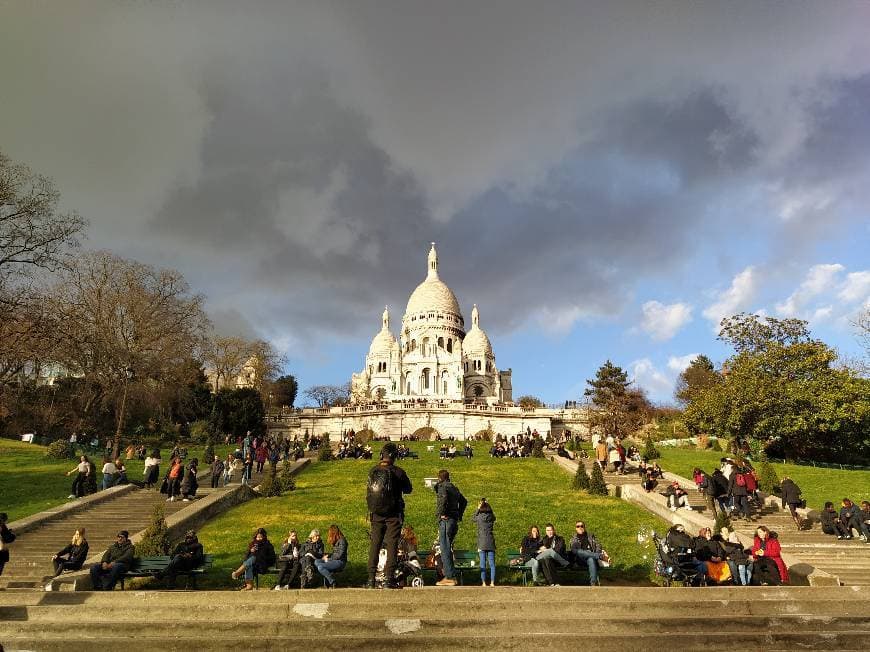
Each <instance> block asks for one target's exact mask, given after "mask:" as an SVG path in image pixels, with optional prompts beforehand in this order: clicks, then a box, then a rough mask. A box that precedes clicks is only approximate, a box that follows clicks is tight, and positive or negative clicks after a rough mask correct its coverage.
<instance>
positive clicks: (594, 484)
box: [589, 462, 609, 496]
mask: <svg viewBox="0 0 870 652" xmlns="http://www.w3.org/2000/svg"><path fill="white" fill-rule="evenodd" d="M589 493H590V494H592V495H593V496H606V495H608V493H609V492H608V491H607V483H605V482H604V474H603V473H602V472H601V465H600V464H598V463H597V462H596V463H595V464H593V465H592V479H591V480H590V481H589Z"/></svg>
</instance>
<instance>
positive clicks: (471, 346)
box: [462, 304, 492, 356]
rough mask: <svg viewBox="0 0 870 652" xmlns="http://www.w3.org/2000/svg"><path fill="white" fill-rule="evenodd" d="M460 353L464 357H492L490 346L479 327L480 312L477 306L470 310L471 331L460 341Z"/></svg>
mask: <svg viewBox="0 0 870 652" xmlns="http://www.w3.org/2000/svg"><path fill="white" fill-rule="evenodd" d="M462 352H463V353H464V354H465V355H473V354H481V353H483V354H484V355H487V356H492V344H491V343H490V341H489V337H487V335H486V333H485V332H484V330H483V329H482V328H481V327H480V311H479V310H478V309H477V304H474V307H473V308H472V309H471V330H469V331H468V333H466V335H465V339H464V340H463V341H462Z"/></svg>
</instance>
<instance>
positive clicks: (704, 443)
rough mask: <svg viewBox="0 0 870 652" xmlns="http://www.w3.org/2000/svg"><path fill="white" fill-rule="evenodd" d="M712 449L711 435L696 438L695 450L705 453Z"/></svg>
mask: <svg viewBox="0 0 870 652" xmlns="http://www.w3.org/2000/svg"><path fill="white" fill-rule="evenodd" d="M709 447H710V435H698V436H697V437H695V448H697V449H698V450H699V451H705V450H707V449H708V448H709Z"/></svg>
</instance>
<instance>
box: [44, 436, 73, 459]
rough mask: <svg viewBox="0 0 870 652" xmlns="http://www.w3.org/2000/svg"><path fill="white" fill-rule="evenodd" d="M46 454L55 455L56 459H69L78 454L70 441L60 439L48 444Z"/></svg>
mask: <svg viewBox="0 0 870 652" xmlns="http://www.w3.org/2000/svg"><path fill="white" fill-rule="evenodd" d="M45 456H46V457H53V458H54V459H56V460H69V459H72V458H73V457H75V456H76V452H75V450H73V447H72V445H71V444H70V443H69V442H68V441H66V440H65V439H58V440H56V441H53V442H51V443H50V444H49V445H48V448H47V449H46V450H45Z"/></svg>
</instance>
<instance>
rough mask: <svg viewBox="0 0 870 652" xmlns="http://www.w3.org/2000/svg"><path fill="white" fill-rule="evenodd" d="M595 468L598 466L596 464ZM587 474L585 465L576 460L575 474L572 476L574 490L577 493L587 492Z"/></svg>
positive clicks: (588, 481)
mask: <svg viewBox="0 0 870 652" xmlns="http://www.w3.org/2000/svg"><path fill="white" fill-rule="evenodd" d="M595 466H598V464H597V463H596V464H595ZM589 483H590V480H589V474H588V473H587V472H586V465H585V464H583V460H577V473H576V474H574V484H573V486H574V488H575V489H576V490H577V491H588V490H589Z"/></svg>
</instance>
